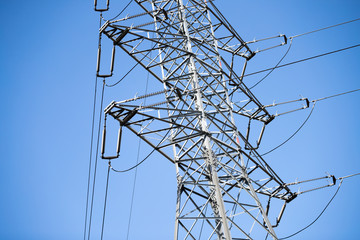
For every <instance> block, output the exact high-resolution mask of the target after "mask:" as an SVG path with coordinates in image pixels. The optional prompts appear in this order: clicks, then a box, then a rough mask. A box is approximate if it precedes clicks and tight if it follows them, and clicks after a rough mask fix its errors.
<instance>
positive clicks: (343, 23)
mask: <svg viewBox="0 0 360 240" xmlns="http://www.w3.org/2000/svg"><path fill="white" fill-rule="evenodd" d="M359 20H360V18H356V19H353V20H350V21H346V22H342V23H338V24H335V25H331V26H328V27H324V28H319V29H316V30H313V31H310V32H306V33H301V34H298V35H295V36H292V37H290V39H292V38H296V37H301V36H304V35H308V34H311V33H315V32H320V31H323V30H326V29H329V28H333V27H338V26H341V25H345V24H348V23H352V22H356V21H359Z"/></svg>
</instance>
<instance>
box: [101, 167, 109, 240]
mask: <svg viewBox="0 0 360 240" xmlns="http://www.w3.org/2000/svg"><path fill="white" fill-rule="evenodd" d="M109 176H110V165H109V166H108V170H107V177H106V187H105V199H104V211H103V219H102V225H101V240H103V237H104V228H105V213H106V203H107V196H108V189H109Z"/></svg>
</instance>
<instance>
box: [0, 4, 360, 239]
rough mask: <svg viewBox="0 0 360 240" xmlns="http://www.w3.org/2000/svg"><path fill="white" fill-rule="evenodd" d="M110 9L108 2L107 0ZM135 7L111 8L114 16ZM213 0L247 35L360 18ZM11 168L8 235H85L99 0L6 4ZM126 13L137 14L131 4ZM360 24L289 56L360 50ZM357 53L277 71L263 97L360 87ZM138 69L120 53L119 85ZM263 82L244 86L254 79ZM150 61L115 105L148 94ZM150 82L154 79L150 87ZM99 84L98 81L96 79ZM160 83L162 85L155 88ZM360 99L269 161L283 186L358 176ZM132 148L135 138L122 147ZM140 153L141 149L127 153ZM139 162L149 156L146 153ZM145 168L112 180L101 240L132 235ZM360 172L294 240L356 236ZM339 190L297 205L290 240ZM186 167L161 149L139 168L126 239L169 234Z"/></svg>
mask: <svg viewBox="0 0 360 240" xmlns="http://www.w3.org/2000/svg"><path fill="white" fill-rule="evenodd" d="M99 1H100V0H99ZM127 2H128V1H117V2H116V1H111V6H110V7H111V11H109V12H108V13H106V14H105V15H104V16H105V18H110V17H112V16H114V15H116V13H117V12H119V11H120V9H122V7H123V6H125V5H126V3H127ZM215 4H216V5H217V6H218V8H219V9H220V10H221V11H222V12H223V14H224V15H225V16H226V17H227V19H228V20H229V22H230V23H231V24H232V25H233V27H234V28H235V29H236V30H237V31H238V33H239V34H240V35H241V36H242V37H243V38H244V39H245V40H252V39H253V38H254V37H256V38H258V39H259V38H262V37H268V36H273V35H277V34H279V33H283V34H286V35H287V36H293V35H296V34H300V33H304V32H308V31H311V30H314V29H317V28H321V27H326V26H329V25H333V24H337V23H340V22H344V21H348V20H351V19H355V18H359V17H360V16H359V9H360V3H359V2H358V1H355V0H346V1H339V0H338V1H335V0H331V1H329V0H327V1H325V0H317V1H298V0H296V1H291V2H290V1H283V0H278V1H265V0H261V1H238V0H227V1H220V0H216V1H215ZM0 12H1V16H2V17H3V21H2V23H1V28H0V37H1V38H0V41H1V45H0V52H1V54H0V71H1V82H2V87H1V88H0V93H1V94H0V96H1V106H2V108H1V109H2V112H1V120H0V121H1V124H0V128H1V135H0V136H1V145H0V151H1V156H2V157H1V161H0V196H1V198H0V239H6V240H7V239H25V240H26V239H38V240H39V239H82V236H83V227H84V215H85V203H86V187H87V174H88V161H89V148H90V134H91V114H92V101H93V99H92V97H93V89H94V81H95V65H96V51H97V37H98V35H97V33H98V14H97V13H95V12H94V11H93V2H92V1H87V2H86V1H78V0H73V1H70V0H64V1H40V0H34V1H23V0H22V1H3V2H2V7H1V8H0ZM129 12H131V13H134V12H140V9H139V8H136V7H135V5H134V4H132V5H131V6H130V8H129ZM359 29H360V22H355V23H351V24H347V25H344V26H342V27H338V28H333V29H329V30H326V31H322V32H319V33H314V34H311V35H307V36H304V37H299V38H296V39H294V41H293V45H292V47H291V50H290V52H289V54H288V55H287V57H286V58H285V60H284V61H283V62H284V63H286V62H291V61H294V60H298V59H302V58H305V57H310V56H313V55H317V54H321V53H324V52H328V51H332V50H336V49H340V48H345V47H348V46H351V45H355V44H359V43H360V32H359ZM286 50H287V46H284V47H282V48H277V49H274V50H272V51H268V52H266V53H263V54H258V55H257V56H256V57H254V58H253V59H252V60H251V63H249V68H248V72H253V71H256V70H261V69H264V68H268V67H272V66H274V65H275V64H276V63H277V61H278V59H280V58H281V57H282V55H283V54H284V53H285V51H286ZM359 56H360V48H355V49H352V50H348V51H344V52H341V53H337V54H333V55H330V56H325V57H322V58H318V59H315V60H310V61H307V62H304V63H299V64H295V65H292V66H289V67H285V68H282V69H277V70H275V71H274V72H273V73H272V74H271V75H270V76H269V77H268V78H267V79H266V80H265V81H264V82H263V83H262V84H261V85H259V86H258V87H257V88H255V89H254V94H255V95H256V96H257V97H258V98H259V99H260V101H261V102H262V103H263V104H270V103H272V102H273V101H274V100H276V101H278V102H280V101H286V100H292V99H297V98H299V96H304V97H308V98H309V99H311V100H312V99H317V98H321V97H325V96H328V95H333V94H336V93H340V92H345V91H348V90H352V89H358V88H360V84H359V77H358V76H359V75H360V68H359V61H360V58H359ZM133 64H134V63H133V62H132V60H130V59H129V58H128V57H127V56H126V55H125V54H124V53H122V52H121V51H118V52H117V59H116V66H115V77H114V79H113V80H111V81H115V79H117V78H118V77H120V76H121V75H122V74H124V73H125V72H126V71H127V69H128V68H129V67H131V66H132V65H133ZM262 76H263V75H261V74H259V75H255V76H252V77H249V78H247V79H246V81H247V83H249V85H250V84H252V83H255V82H256V80H258V79H260V78H261V77H262ZM146 77H147V74H146V72H145V71H144V70H142V69H141V68H140V67H139V68H137V71H134V72H133V73H131V74H130V75H129V76H128V77H127V78H126V79H125V80H124V81H123V82H122V83H121V84H119V85H117V87H116V88H113V89H106V95H105V98H104V104H105V106H106V105H107V104H108V103H110V102H111V101H112V100H122V99H125V98H128V96H133V95H135V93H136V92H138V93H143V92H144V91H145V81H146ZM149 81H150V82H151V81H155V80H154V79H151V78H150V79H149ZM99 86H100V84H99ZM154 88H155V87H154ZM359 99H360V94H359V93H353V94H349V95H345V96H341V97H338V98H333V99H329V100H326V101H322V102H319V103H318V104H317V106H316V107H315V110H314V112H313V114H312V116H311V118H310V120H309V121H308V123H307V124H306V125H305V126H304V127H303V129H302V130H301V131H300V132H299V133H298V134H297V135H296V136H295V137H294V138H293V139H292V140H291V141H290V142H289V143H287V144H286V145H284V146H283V147H282V148H280V149H279V150H278V151H276V152H273V153H271V154H269V155H267V157H266V160H267V162H268V163H269V164H270V165H271V166H272V167H273V168H274V169H275V170H277V172H278V174H279V175H280V177H281V178H282V179H283V180H284V181H286V182H292V181H294V180H295V179H299V180H302V179H308V178H314V177H320V176H324V175H326V172H329V173H331V174H334V175H335V176H336V177H341V176H345V175H348V174H352V173H357V172H360V163H359V161H358V159H359V157H360V148H359V140H360V139H359V135H360V128H359V125H358V119H359V117H360V114H359V111H357V108H358V103H359ZM309 111H310V109H307V110H304V111H300V112H297V113H294V114H289V115H286V116H283V117H279V118H278V119H276V120H275V121H273V122H272V123H271V124H270V125H269V126H268V128H267V131H266V133H265V137H264V139H263V142H262V148H261V149H260V150H259V151H260V152H265V151H267V150H269V149H271V148H272V147H273V146H276V145H277V144H279V143H281V142H282V141H283V140H284V139H286V138H287V137H288V136H290V135H291V134H292V133H293V132H294V131H295V130H296V129H297V128H298V127H299V126H300V125H301V124H302V122H303V121H304V120H305V118H306V117H307V115H308V114H309ZM124 141H125V140H124ZM126 142H127V143H126V144H127V145H126V146H128V148H125V149H126V150H125V151H124V153H123V154H122V158H121V159H120V160H119V161H118V162H117V163H116V166H118V167H119V168H126V167H127V166H132V165H133V164H134V162H135V161H136V154H137V139H136V138H134V137H133V136H130V135H129V136H126ZM130 146H136V147H130ZM141 149H142V151H141V153H140V159H141V157H144V156H146V155H147V153H148V152H149V148H148V147H146V146H145V145H144V144H143V145H141ZM105 175H106V162H103V161H101V160H99V165H98V182H97V185H96V197H95V202H94V203H95V205H94V220H93V232H92V236H93V238H92V239H99V229H100V227H101V225H100V224H101V214H102V201H103V191H104V183H105ZM133 178H134V172H130V173H126V174H115V173H112V174H111V176H110V188H109V199H108V211H107V218H106V227H105V234H104V239H126V231H127V224H128V218H129V208H130V199H131V190H132V184H133ZM359 181H360V177H354V178H350V179H347V180H345V181H344V183H343V186H342V188H341V189H340V191H339V193H338V195H337V197H336V198H335V200H334V201H333V203H332V204H331V205H330V207H329V209H328V210H327V211H326V212H325V214H324V215H323V216H322V217H321V218H320V219H319V220H318V221H317V222H316V223H315V224H314V225H313V226H312V227H311V228H310V229H308V230H307V231H305V232H303V233H301V234H299V235H298V236H296V237H294V238H293V239H359V238H360V233H359V232H358V231H357V228H358V215H359V213H360V212H359V210H358V208H357V207H356V206H357V204H358V200H357V199H358V198H359V196H360V191H359V189H358V188H357V183H359ZM335 190H336V187H333V188H328V189H324V190H319V191H317V192H313V193H308V194H304V195H302V196H300V197H298V198H297V199H296V200H294V201H293V202H291V204H289V206H288V208H287V210H286V212H285V215H284V218H283V220H282V222H281V224H280V227H279V228H278V229H277V233H278V236H279V237H282V236H287V235H289V234H291V233H293V232H295V231H297V230H299V229H300V228H302V227H303V226H306V225H307V224H308V223H310V222H311V221H312V220H313V219H315V218H316V216H317V215H318V213H319V212H320V211H321V210H322V208H323V207H324V206H325V205H326V203H327V202H328V201H329V199H330V198H331V196H332V194H334V192H335ZM175 196H176V181H175V169H174V167H173V166H172V165H171V164H170V163H169V162H168V161H166V160H164V159H163V158H161V156H160V155H158V154H154V155H153V156H152V157H151V158H149V160H148V161H146V162H145V163H144V164H143V165H141V167H139V168H138V175H137V182H136V192H135V201H134V211H133V215H132V223H131V229H130V237H129V239H144V238H145V237H146V238H147V239H171V238H172V236H173V230H174V216H175Z"/></svg>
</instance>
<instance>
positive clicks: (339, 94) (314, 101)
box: [261, 88, 360, 156]
mask: <svg viewBox="0 0 360 240" xmlns="http://www.w3.org/2000/svg"><path fill="white" fill-rule="evenodd" d="M357 91H360V88H359V89H355V90H351V91H347V92H343V93H338V94H335V95H331V96H327V97H323V98H319V99H316V100H312V101H311V102H312V103H314V105H313V107H312V109H311V112H310V113H309V115H308V116H307V118H306V119H305V121H304V122H303V123H302V124H301V126H300V127H299V128H298V129H297V130H296V131H295V132H294V133H293V134H292V135H291V136H290V137H289V138H288V139H286V140H285V141H284V142H282V143H281V144H279V145H278V146H277V147H275V148H273V149H271V150H270V151H267V152H266V153H264V154H261V156H265V155H267V154H269V153H271V152H273V151H274V150H276V149H278V148H279V147H281V146H282V145H284V144H285V143H287V142H288V141H289V140H290V139H292V138H293V137H294V136H295V135H296V134H297V133H298V132H299V131H300V129H301V128H302V127H303V126H304V125H305V124H306V122H307V121H308V120H309V118H310V116H311V114H312V113H313V111H314V108H315V104H316V103H317V102H319V101H322V100H326V99H329V98H333V97H339V96H342V95H346V94H349V93H353V92H357Z"/></svg>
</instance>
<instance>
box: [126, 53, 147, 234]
mask: <svg viewBox="0 0 360 240" xmlns="http://www.w3.org/2000/svg"><path fill="white" fill-rule="evenodd" d="M150 58H151V54H150ZM149 78H150V73H149V72H147V76H146V85H145V93H144V95H147V94H148V87H149ZM144 105H145V106H146V98H145V99H144ZM142 118H143V119H144V117H142ZM140 149H141V139H140V138H139V143H138V152H137V158H136V164H138V163H139V157H140ZM137 170H138V169H137V168H136V169H135V174H134V183H133V190H132V194H131V204H130V214H129V221H128V229H127V234H126V239H129V235H130V226H131V218H132V210H133V205H134V197H135V188H136V179H137Z"/></svg>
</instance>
